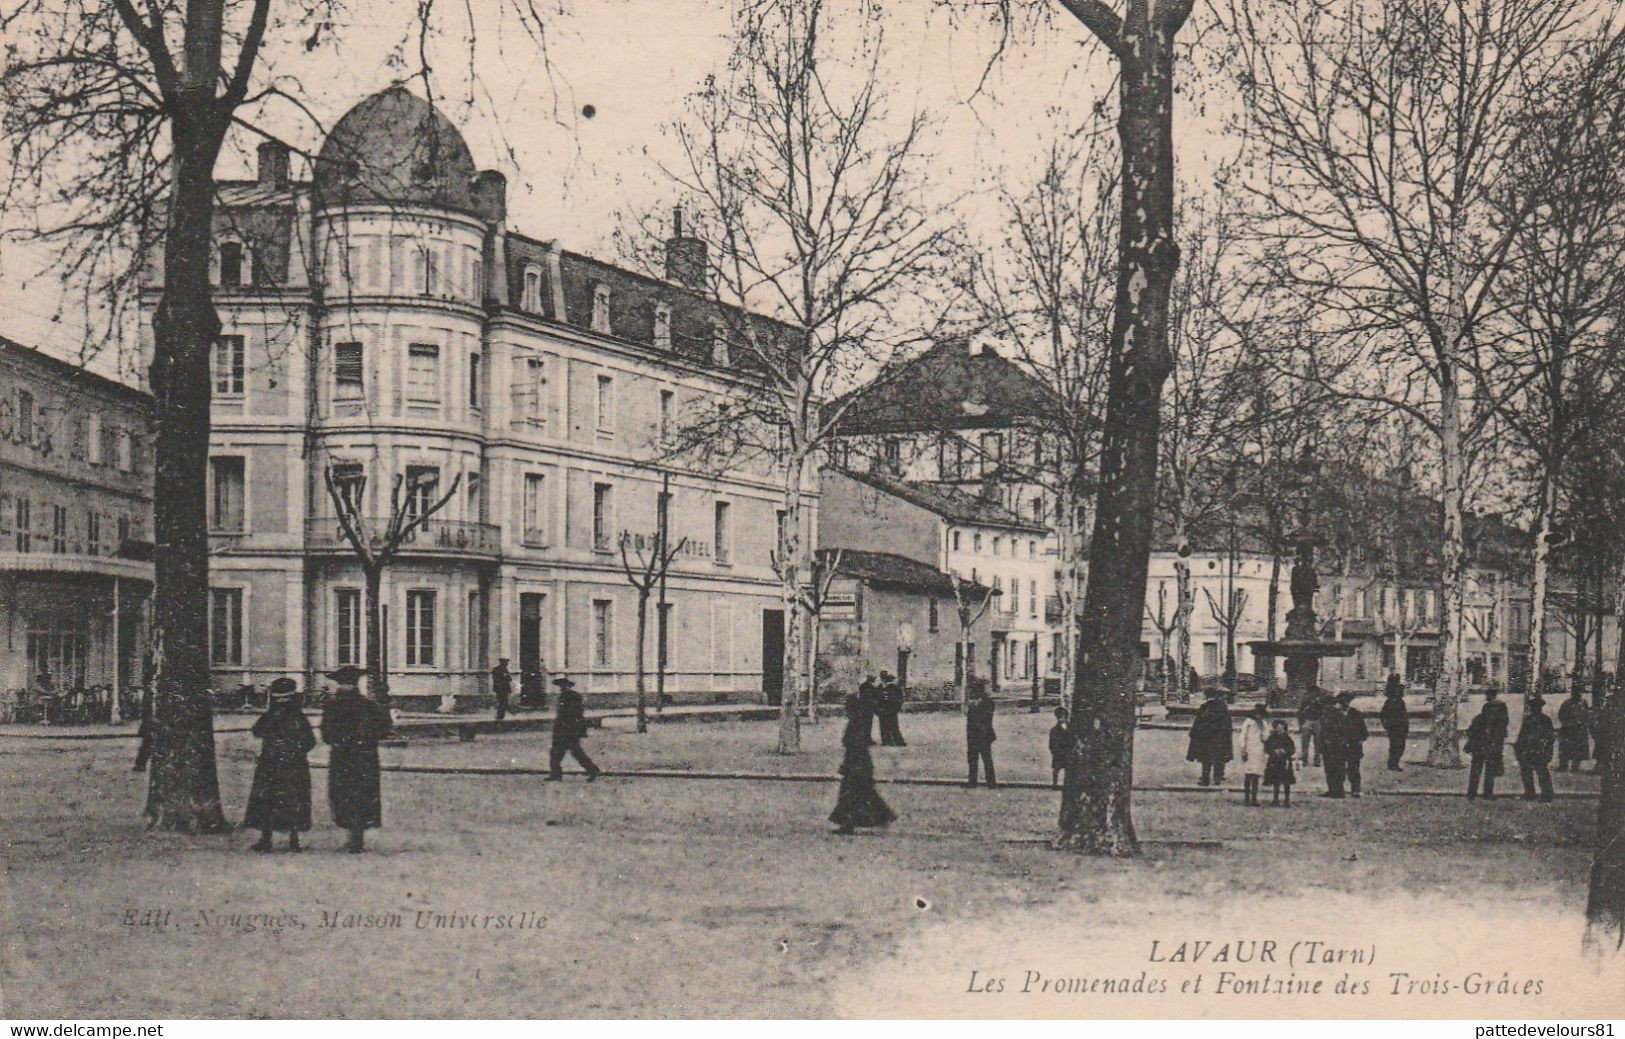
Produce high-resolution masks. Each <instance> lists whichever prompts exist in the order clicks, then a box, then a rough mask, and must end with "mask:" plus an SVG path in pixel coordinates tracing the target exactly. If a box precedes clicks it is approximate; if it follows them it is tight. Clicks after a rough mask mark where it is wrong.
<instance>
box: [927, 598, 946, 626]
mask: <svg viewBox="0 0 1625 1039" xmlns="http://www.w3.org/2000/svg"><path fill="white" fill-rule="evenodd" d="M925 620H926V630H927V631H938V630H940V628H941V625H942V620H941V618H940V617H939V616H938V615H937V601H936V600H935V599H927V600H926V618H925Z"/></svg>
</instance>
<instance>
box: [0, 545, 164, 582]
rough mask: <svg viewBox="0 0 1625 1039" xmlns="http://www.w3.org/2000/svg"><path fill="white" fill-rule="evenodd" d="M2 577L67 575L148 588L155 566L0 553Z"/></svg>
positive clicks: (111, 558) (103, 558)
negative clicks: (119, 580) (128, 582)
mask: <svg viewBox="0 0 1625 1039" xmlns="http://www.w3.org/2000/svg"><path fill="white" fill-rule="evenodd" d="M0 573H7V574H47V575H48V574H64V575H74V576H80V577H106V578H109V579H111V578H115V577H117V578H122V579H125V580H131V581H146V582H147V583H148V584H151V583H152V580H153V566H152V564H151V563H147V562H143V561H141V560H139V559H120V558H118V557H116V556H88V555H82V554H81V555H70V554H58V553H55V552H0Z"/></svg>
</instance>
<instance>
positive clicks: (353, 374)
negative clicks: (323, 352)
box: [333, 343, 366, 400]
mask: <svg viewBox="0 0 1625 1039" xmlns="http://www.w3.org/2000/svg"><path fill="white" fill-rule="evenodd" d="M365 379H366V377H365V376H364V375H363V372H362V366H361V344H360V343H338V344H336V345H335V346H334V347H333V396H334V397H336V398H338V399H339V400H355V399H356V398H357V397H361V396H363V395H364V394H365V392H366V381H365Z"/></svg>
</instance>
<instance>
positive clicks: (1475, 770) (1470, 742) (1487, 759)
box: [1467, 686, 1508, 800]
mask: <svg viewBox="0 0 1625 1039" xmlns="http://www.w3.org/2000/svg"><path fill="white" fill-rule="evenodd" d="M1507 723H1508V719H1507V705H1506V704H1504V703H1502V702H1501V700H1500V692H1499V691H1498V690H1497V689H1496V688H1495V687H1494V686H1490V687H1489V688H1488V689H1486V690H1484V706H1483V707H1481V708H1479V711H1478V715H1477V717H1475V718H1474V719H1473V722H1472V724H1471V725H1469V726H1467V753H1468V754H1469V755H1471V756H1472V759H1473V763H1472V766H1471V767H1470V768H1469V769H1468V770H1467V797H1468V799H1469V800H1471V799H1473V798H1476V797H1477V796H1478V784H1479V781H1480V780H1482V781H1483V783H1484V798H1485V800H1490V799H1492V798H1494V797H1495V777H1496V776H1498V775H1500V774H1501V772H1502V771H1503V770H1504V769H1505V768H1506V764H1505V761H1504V759H1503V758H1502V756H1501V754H1502V750H1503V749H1504V748H1505V746H1506V741H1507Z"/></svg>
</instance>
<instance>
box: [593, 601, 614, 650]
mask: <svg viewBox="0 0 1625 1039" xmlns="http://www.w3.org/2000/svg"><path fill="white" fill-rule="evenodd" d="M614 653H615V604H614V603H613V602H611V601H610V600H608V599H594V600H593V601H592V664H593V666H594V667H609V666H610V661H611V660H612V659H614Z"/></svg>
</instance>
